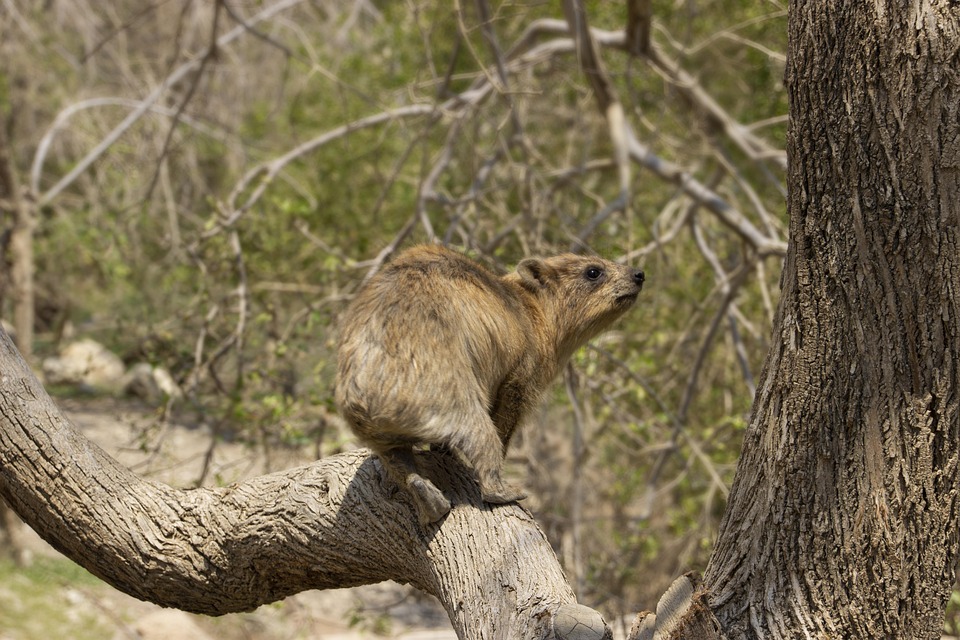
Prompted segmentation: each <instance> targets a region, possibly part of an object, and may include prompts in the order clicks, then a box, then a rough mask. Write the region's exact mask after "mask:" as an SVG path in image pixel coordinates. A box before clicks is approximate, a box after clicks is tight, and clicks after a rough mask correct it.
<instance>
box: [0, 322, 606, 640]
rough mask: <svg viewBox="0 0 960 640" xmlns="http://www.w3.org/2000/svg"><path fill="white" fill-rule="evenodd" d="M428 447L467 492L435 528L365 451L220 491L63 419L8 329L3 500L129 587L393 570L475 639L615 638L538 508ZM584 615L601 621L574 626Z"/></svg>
mask: <svg viewBox="0 0 960 640" xmlns="http://www.w3.org/2000/svg"><path fill="white" fill-rule="evenodd" d="M423 458H424V460H423V462H424V465H425V467H424V468H425V472H426V473H428V475H430V476H431V477H433V478H434V479H435V480H436V481H437V482H438V485H439V486H443V487H444V488H445V490H446V491H447V495H448V496H449V497H451V498H452V501H453V502H454V508H453V510H452V511H451V512H450V514H449V515H448V516H447V517H446V518H445V519H444V520H443V521H442V522H441V523H439V525H433V526H431V527H429V528H428V529H426V530H424V529H422V528H421V527H420V526H419V525H418V524H417V518H416V516H415V514H414V512H413V511H412V508H411V505H410V504H408V503H407V502H405V501H404V500H405V498H404V496H405V494H403V493H402V492H401V493H398V494H396V495H395V494H394V492H395V489H396V488H395V487H394V486H392V485H391V484H390V483H389V481H388V480H386V476H385V474H384V473H383V471H382V469H381V467H380V464H379V462H378V461H377V460H376V458H372V457H370V456H369V455H368V453H367V452H365V451H362V450H361V451H358V452H353V453H349V454H343V455H339V456H333V457H330V458H325V459H324V460H322V461H320V462H317V463H315V464H312V465H309V466H305V467H300V468H297V469H291V470H288V471H284V472H281V473H274V474H270V475H265V476H260V477H256V478H253V479H251V480H249V481H246V482H242V483H238V484H235V485H231V486H228V487H225V488H222V489H194V490H188V491H182V490H177V489H173V488H171V487H168V486H166V485H162V484H159V483H153V482H147V481H144V480H142V479H140V478H138V477H137V476H135V475H134V474H133V473H131V472H130V471H128V470H127V469H125V468H123V467H121V466H120V465H119V464H117V463H116V462H115V461H114V460H113V459H111V458H110V457H109V456H108V455H107V454H106V453H104V452H103V451H102V450H101V449H99V448H98V447H97V446H96V445H94V444H93V443H91V442H90V441H88V440H87V439H85V438H84V437H83V436H82V435H81V434H80V433H79V432H77V431H76V429H74V428H73V427H72V426H71V425H69V423H67V422H66V421H65V419H64V418H63V417H62V416H61V414H60V412H59V411H58V410H57V408H56V407H55V406H54V405H53V403H52V401H51V400H50V398H49V397H48V396H47V395H46V393H45V392H44V391H43V388H42V387H41V386H40V383H39V382H38V381H37V380H36V378H35V377H34V376H33V374H32V373H31V372H30V370H29V368H28V367H27V366H26V364H25V363H24V361H23V359H22V358H20V357H19V355H18V354H17V352H16V351H15V349H14V348H13V345H12V344H11V343H10V340H9V338H8V337H7V336H6V334H3V332H2V330H0V497H3V498H4V499H6V500H7V501H8V503H9V504H10V505H11V506H12V507H13V508H14V509H15V510H16V511H17V512H18V513H19V514H20V515H21V517H23V518H24V520H25V521H26V522H27V523H28V524H30V525H31V526H32V527H33V528H34V529H35V530H36V531H37V532H38V533H39V534H40V535H41V536H42V537H43V538H44V539H46V540H47V541H48V542H50V543H51V544H52V545H53V546H54V547H56V548H57V549H58V550H60V551H61V552H63V553H64V554H66V555H67V556H68V557H70V558H72V559H73V560H75V561H76V562H78V563H79V564H81V565H83V566H84V567H86V568H87V569H89V570H90V571H91V572H92V573H94V574H95V575H97V576H99V577H100V578H102V579H103V580H105V581H107V582H109V583H110V584H112V585H114V586H115V587H117V588H118V589H120V590H121V591H124V592H126V593H129V594H131V595H133V596H136V597H138V598H142V599H144V600H149V601H151V602H155V603H158V604H161V605H164V606H169V607H177V608H179V609H184V610H186V611H194V612H198V613H205V614H209V615H219V614H224V613H229V612H235V611H246V610H249V609H253V608H255V607H257V606H259V605H261V604H264V603H267V602H272V601H275V600H278V599H280V598H283V597H285V596H288V595H291V594H293V593H297V592H299V591H303V590H306V589H326V588H335V587H346V586H353V585H360V584H369V583H374V582H380V581H383V580H387V579H393V580H397V581H399V582H404V583H409V584H412V585H414V586H416V587H418V588H420V589H422V590H424V591H426V592H428V593H431V594H434V595H435V596H437V597H438V598H439V599H440V601H441V602H442V603H443V605H444V607H445V608H446V609H447V612H448V613H449V615H450V619H451V621H452V623H453V626H454V629H455V630H456V631H457V633H458V635H459V637H461V638H552V637H577V638H582V639H584V640H587V639H589V638H595V639H597V640H599V639H600V638H601V637H603V636H604V633H606V632H607V630H606V628H605V626H604V625H603V623H602V620H601V619H600V617H599V615H598V614H596V612H594V611H592V610H589V609H586V608H585V607H579V606H578V605H576V604H575V600H574V596H573V593H572V591H571V590H570V587H569V586H568V585H567V583H566V581H565V580H564V577H563V573H562V571H561V570H560V566H559V564H558V563H557V560H556V556H555V555H554V554H553V551H552V550H551V548H550V545H549V544H548V543H547V541H546V539H545V537H544V536H543V534H542V532H541V531H540V529H539V528H538V527H537V525H536V523H535V522H534V520H533V518H532V517H531V516H530V514H529V513H528V512H527V511H526V510H524V509H523V508H521V507H519V506H517V505H505V506H501V507H497V508H490V507H489V506H487V505H484V504H483V503H482V502H481V501H480V498H479V490H478V488H477V485H476V482H475V481H473V480H472V479H471V478H470V475H469V473H468V472H467V470H466V469H465V468H463V467H462V466H461V465H459V463H457V462H455V461H454V460H453V457H452V456H448V455H443V454H436V453H434V454H425V455H424V456H423ZM578 623H579V627H578V628H579V629H580V630H581V632H584V633H586V632H589V633H586V635H580V636H571V635H569V632H570V630H571V628H572V627H577V625H578ZM591 630H592V631H591Z"/></svg>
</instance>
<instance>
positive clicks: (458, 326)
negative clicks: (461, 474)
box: [336, 245, 643, 524]
mask: <svg viewBox="0 0 960 640" xmlns="http://www.w3.org/2000/svg"><path fill="white" fill-rule="evenodd" d="M642 286H643V272H642V271H639V270H636V269H631V268H629V267H626V266H623V265H619V264H616V263H613V262H610V261H608V260H602V259H600V258H595V257H590V256H578V255H572V254H565V255H560V256H556V257H552V258H546V259H538V258H528V259H526V260H523V261H522V262H521V263H520V264H519V265H517V269H516V271H515V272H513V273H510V274H508V275H504V276H498V275H496V274H494V273H493V272H491V271H490V270H488V269H486V268H484V267H483V266H481V265H479V264H477V263H476V262H474V261H473V260H470V259H469V258H467V257H466V256H464V255H461V254H460V253H457V252H456V251H452V250H450V249H446V248H444V247H440V246H435V245H423V246H418V247H413V248H412V249H409V250H407V251H405V252H403V253H402V254H400V255H399V256H397V257H396V258H395V259H394V260H393V261H392V262H390V263H389V264H388V265H386V266H385V267H384V268H383V269H382V270H381V271H380V272H379V273H378V274H377V275H375V276H374V277H373V278H372V279H371V280H370V281H369V282H368V283H367V284H366V285H365V286H364V287H363V288H362V289H361V291H360V293H359V294H358V296H357V298H356V299H355V300H354V301H353V303H352V305H351V306H350V307H349V309H348V310H347V312H346V314H345V316H344V317H343V319H342V322H341V327H342V329H341V336H340V346H339V353H338V366H337V385H336V401H337V405H338V406H339V408H340V411H341V413H342V414H343V416H344V418H345V419H346V420H347V422H348V423H349V424H350V426H351V428H352V429H353V431H354V433H355V434H356V435H357V437H358V438H359V439H360V441H361V442H363V443H364V444H365V445H367V446H369V447H370V448H371V449H373V451H374V452H375V453H376V454H377V455H378V456H379V457H380V460H381V462H382V463H383V466H384V468H385V469H386V470H387V472H388V473H389V475H390V476H391V478H392V479H393V480H394V481H395V482H396V483H397V484H399V485H400V486H401V487H403V488H406V489H407V490H408V491H409V492H410V494H411V496H412V497H413V499H414V502H415V503H416V507H417V510H418V515H419V519H420V522H421V523H423V524H428V523H431V522H435V521H437V520H439V519H440V518H442V517H443V516H444V515H445V514H446V513H447V512H448V511H449V510H450V502H449V501H448V500H447V498H446V497H445V496H444V495H443V493H442V492H441V491H440V490H439V489H437V488H436V487H435V486H434V485H433V483H432V482H430V480H428V479H426V478H424V477H422V476H421V475H420V474H419V473H418V472H417V469H416V466H415V464H414V456H413V450H412V447H413V446H414V445H421V444H430V445H440V446H444V447H448V448H451V449H455V450H457V451H459V452H460V454H462V457H463V458H464V459H465V461H466V462H467V463H468V464H470V465H471V466H472V467H473V469H474V471H475V472H476V474H477V477H478V479H479V482H480V490H481V493H482V495H483V499H484V500H485V501H486V502H490V503H506V502H511V501H513V500H518V499H521V498H523V497H525V496H524V494H523V493H522V492H521V491H519V490H518V489H515V488H513V487H511V486H509V485H507V484H505V483H504V482H503V480H502V479H501V477H500V470H501V466H502V464H503V456H504V453H505V452H506V450H507V446H508V445H509V444H510V438H511V437H512V436H513V434H514V431H516V429H517V426H518V425H519V424H520V423H521V421H522V420H523V418H524V416H526V415H527V414H528V413H529V412H530V410H531V409H532V408H534V407H535V406H536V405H537V403H538V401H539V399H540V396H541V395H542V393H543V391H544V390H545V389H546V387H547V385H548V384H549V383H550V382H551V381H552V380H553V378H554V377H556V375H557V373H558V372H559V371H560V369H561V368H562V367H563V365H564V364H565V363H566V361H567V360H568V359H569V358H570V356H571V355H572V354H573V352H574V351H575V350H576V349H577V348H578V347H580V346H582V345H583V344H584V343H586V342H587V340H589V339H590V338H592V337H593V336H595V335H596V334H598V333H599V332H600V331H602V330H603V329H605V328H606V327H607V326H609V325H610V324H611V323H612V322H613V321H614V320H616V319H617V318H618V317H620V316H621V315H622V314H623V313H624V312H625V311H626V310H627V309H629V308H630V307H631V306H632V305H633V303H634V302H635V301H636V299H637V295H638V294H639V293H640V289H641V287H642Z"/></svg>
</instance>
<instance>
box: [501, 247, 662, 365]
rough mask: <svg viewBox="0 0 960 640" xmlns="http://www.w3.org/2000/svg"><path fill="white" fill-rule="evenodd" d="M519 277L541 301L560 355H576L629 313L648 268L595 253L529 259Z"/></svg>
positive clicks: (521, 263) (519, 270) (517, 272)
mask: <svg viewBox="0 0 960 640" xmlns="http://www.w3.org/2000/svg"><path fill="white" fill-rule="evenodd" d="M512 275H513V277H514V278H516V279H517V280H519V282H520V284H521V285H522V286H523V287H524V289H526V290H527V291H529V292H530V293H531V294H533V296H534V297H535V298H536V299H537V300H538V301H539V303H540V307H541V309H542V311H543V314H544V319H545V320H546V321H547V323H548V324H550V325H552V328H553V330H554V331H555V335H554V339H555V340H556V345H557V347H558V351H559V352H560V353H559V354H558V355H561V357H562V356H564V355H567V356H569V354H571V353H572V352H573V351H575V350H576V349H577V348H578V347H580V346H582V345H583V344H584V343H585V342H587V341H588V340H589V339H590V338H592V337H594V336H595V335H597V334H598V333H600V332H601V331H603V330H604V329H606V328H607V327H609V326H610V324H611V323H613V321H614V320H616V319H617V318H619V317H620V316H621V315H623V314H624V312H626V311H627V310H628V309H629V308H630V307H632V306H633V303H634V302H636V301H637V296H638V295H639V294H640V290H641V289H642V288H643V281H644V275H643V271H641V270H639V269H634V268H632V267H628V266H626V265H622V264H617V263H616V262H611V261H610V260H604V259H603V258H598V257H595V256H580V255H574V254H569V253H567V254H562V255H559V256H554V257H552V258H527V259H525V260H523V261H521V262H520V264H518V265H517V270H516V273H515V274H512Z"/></svg>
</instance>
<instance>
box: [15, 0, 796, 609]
mask: <svg viewBox="0 0 960 640" xmlns="http://www.w3.org/2000/svg"><path fill="white" fill-rule="evenodd" d="M279 7H282V9H281V8H279ZM585 7H586V12H587V15H588V17H589V20H590V22H591V26H593V27H594V28H595V29H596V30H597V32H596V34H597V39H598V41H599V42H601V58H602V59H603V62H604V64H605V66H606V71H607V74H608V76H609V79H610V82H611V85H612V87H613V89H614V91H615V93H616V95H617V96H618V97H619V100H620V101H621V103H622V105H623V107H624V109H625V112H626V115H627V120H628V122H629V125H630V127H631V129H632V132H633V135H634V136H635V138H636V141H637V142H638V143H639V144H640V145H642V147H643V149H642V151H643V152H644V153H645V154H646V155H644V154H643V153H640V152H637V154H635V155H634V156H633V162H632V178H631V182H630V197H629V200H628V206H627V207H626V208H622V207H621V208H616V207H614V208H613V209H612V210H611V208H610V205H611V203H614V202H615V201H616V199H617V197H618V196H619V195H620V183H619V178H618V167H617V165H616V162H615V161H614V160H613V150H614V148H613V145H612V143H611V134H610V130H609V128H608V124H607V122H606V121H605V119H604V114H603V113H601V112H600V111H599V110H598V109H597V106H596V101H595V96H594V94H593V92H592V91H591V88H590V85H589V83H588V82H587V81H586V79H585V76H584V73H583V69H582V68H581V64H580V62H581V61H580V59H579V58H578V56H577V55H576V54H575V52H574V51H573V50H572V48H571V47H570V46H569V44H570V37H569V34H567V33H563V32H561V31H560V30H558V29H557V28H555V27H556V25H557V24H558V22H559V23H560V24H561V25H562V19H563V12H562V9H561V7H560V6H559V4H555V3H544V2H534V1H529V2H527V1H520V2H492V3H488V2H485V1H478V2H474V3H467V2H465V1H463V0H461V1H460V2H454V3H446V2H432V1H420V0H408V1H407V2H392V3H388V2H382V3H381V2H372V1H370V0H357V1H355V2H339V1H333V0H329V1H328V0H285V1H283V2H278V3H268V2H259V1H254V0H216V1H215V2H198V1H196V0H153V1H151V2H149V3H146V4H144V3H142V2H132V1H129V0H109V1H105V2H97V3H92V2H86V1H84V0H71V1H70V2H65V1H62V0H48V1H47V2H44V3H33V2H26V1H23V0H4V2H3V4H2V10H0V55H2V56H3V59H4V60H6V61H7V64H5V65H3V68H2V69H0V117H2V122H0V125H2V127H3V128H4V131H5V133H6V140H7V146H8V153H9V156H10V161H11V162H10V165H11V167H12V169H13V172H14V173H15V174H16V176H17V177H18V178H19V183H20V185H21V187H22V192H21V195H23V197H25V198H27V199H28V200H30V201H33V202H35V203H36V205H37V209H36V210H37V216H38V218H37V227H36V230H35V248H34V250H35V278H36V280H35V284H36V291H37V299H36V310H37V318H36V323H37V330H38V333H37V341H36V345H35V348H36V350H37V352H38V355H40V356H42V355H45V354H49V353H53V352H55V351H56V350H57V348H58V346H59V344H60V343H61V342H62V341H63V340H64V339H66V337H69V336H71V335H80V336H91V337H94V338H96V339H98V340H100V341H102V342H104V343H105V344H107V345H109V346H110V347H111V348H112V349H114V350H115V351H117V352H118V353H120V354H122V355H123V357H124V358H125V360H127V361H131V362H132V361H135V360H147V361H149V362H151V363H154V364H161V365H163V366H165V367H167V368H168V369H169V370H170V371H171V372H172V373H173V375H174V377H175V378H176V379H177V381H178V382H179V384H180V385H181V387H182V388H183V389H184V391H185V392H186V397H185V399H184V400H183V401H182V402H180V403H179V404H176V405H174V406H173V407H172V413H171V412H163V413H160V414H158V415H159V417H158V420H168V419H171V418H177V419H182V420H198V421H202V422H204V423H206V424H208V425H210V426H211V429H212V433H213V434H214V437H215V438H226V437H229V438H232V439H243V440H245V441H247V442H249V443H250V444H251V446H256V447H259V448H262V449H263V451H264V452H267V453H268V452H269V451H270V450H272V449H276V448H283V447H294V446H307V447H311V448H313V449H314V450H315V451H316V452H317V455H329V454H330V453H333V452H335V451H336V450H338V449H339V448H341V447H343V446H348V444H349V442H350V436H349V433H348V432H346V431H344V430H343V429H342V428H341V426H340V423H339V420H338V419H337V417H336V415H335V411H334V408H333V405H332V402H331V397H332V386H333V375H334V369H335V361H334V356H335V344H336V337H337V318H338V314H339V313H340V312H341V311H342V310H343V308H344V305H345V304H346V303H348V302H349V300H350V298H351V296H352V295H353V293H354V292H355V291H356V290H357V287H358V286H359V285H360V283H361V281H362V280H363V278H364V276H366V275H367V274H368V273H369V272H370V271H371V269H374V268H376V267H377V266H379V264H380V263H381V262H382V260H383V259H384V258H386V257H387V256H388V254H389V250H390V249H392V248H395V247H397V246H406V245H410V244H412V243H415V242H428V241H442V242H447V243H450V244H452V245H454V246H457V247H460V248H463V249H464V250H466V251H468V252H469V253H470V254H471V255H473V256H474V257H476V258H477V259H478V260H480V261H482V262H484V263H486V264H488V265H489V266H491V267H493V268H501V269H506V268H510V266H511V265H513V264H515V263H516V262H517V261H519V260H520V259H521V258H523V257H524V256H527V255H531V254H549V253H554V252H558V251H564V250H568V249H570V248H575V249H577V250H585V251H592V252H596V253H599V254H601V255H604V256H607V257H611V258H616V259H623V260H626V261H628V262H630V263H631V264H637V265H639V266H642V267H643V268H644V270H645V271H646V273H647V285H646V288H645V290H644V293H643V294H642V296H641V298H640V302H639V304H638V307H637V309H636V310H634V311H633V312H631V314H629V315H628V316H627V317H626V318H625V319H624V320H623V321H622V322H621V323H620V324H619V325H618V326H617V328H616V329H615V330H614V331H612V332H610V333H609V334H607V335H605V336H603V337H601V338H600V339H598V340H596V341H595V342H594V344H593V345H592V346H590V347H588V348H587V349H584V350H583V351H581V352H580V353H578V354H577V355H576V357H575V359H574V363H573V366H572V367H571V369H570V370H569V371H568V373H567V375H566V377H565V379H564V380H563V381H561V382H559V383H558V384H557V385H556V387H555V389H554V392H553V394H552V396H551V397H550V399H549V402H548V404H547V406H545V407H544V410H543V412H542V414H541V415H540V416H539V418H538V419H537V420H536V421H535V422H534V423H533V424H530V425H528V426H527V428H526V430H525V431H524V432H523V433H522V435H521V437H520V438H519V441H518V442H517V443H516V444H515V445H514V447H513V449H512V451H511V454H510V472H511V474H512V475H514V476H515V478H516V479H517V480H518V481H519V482H521V483H523V484H525V485H526V486H527V487H528V488H529V489H530V494H531V498H530V499H529V500H528V502H527V504H528V506H529V507H530V508H531V509H533V510H534V511H535V512H536V513H537V517H538V520H539V521H540V522H541V523H542V524H543V526H544V528H545V529H546V530H547V532H548V535H549V536H550V539H551V540H552V542H553V544H554V548H555V549H556V550H557V552H558V555H559V556H560V557H561V558H562V560H563V562H564V563H565V567H566V569H567V571H568V575H569V576H570V578H571V580H572V582H573V584H574V586H575V588H576V589H577V592H578V595H579V597H580V599H581V601H582V602H584V603H585V604H588V605H590V606H594V607H597V608H599V609H601V610H602V611H605V612H606V613H608V614H613V615H620V614H627V613H631V612H635V611H637V610H639V609H643V608H647V609H652V608H653V606H654V605H655V603H656V598H657V597H658V596H659V594H660V593H662V592H663V590H664V589H665V587H666V586H667V585H668V584H669V582H670V581H671V580H672V579H673V578H674V577H675V576H676V575H678V574H680V573H682V572H684V571H687V570H690V569H694V568H702V567H703V566H704V564H705V560H706V558H707V553H708V551H709V548H710V543H711V540H712V536H713V535H714V532H715V529H716V525H717V522H718V519H719V517H720V515H721V514H722V512H723V507H724V499H725V496H726V494H727V488H728V485H729V481H730V479H731V478H732V473H733V467H734V464H735V461H736V456H737V452H738V451H739V445H740V437H741V433H742V429H743V428H744V426H745V424H746V418H747V416H748V414H749V411H750V402H751V399H752V397H753V391H754V387H755V385H756V380H755V379H754V374H755V372H757V371H759V367H760V363H761V359H762V357H763V354H764V353H765V351H766V347H767V337H768V331H769V327H770V324H771V322H772V314H773V309H774V307H775V305H776V296H777V278H778V276H779V270H780V256H781V254H782V247H783V240H784V237H785V228H786V227H785V209H784V191H783V189H784V188H783V182H784V167H785V159H784V157H783V153H782V151H781V150H782V147H783V141H784V138H785V135H786V121H785V114H786V97H785V93H784V90H783V86H782V83H781V80H782V74H783V63H784V54H783V52H784V50H785V42H784V38H785V33H786V28H785V22H786V11H785V3H779V2H745V1H743V0H718V1H711V0H684V1H679V2H673V3H656V4H655V5H654V7H653V9H654V23H653V28H652V31H651V34H652V42H653V45H654V49H653V50H652V52H651V53H650V54H649V55H630V54H628V53H627V52H626V51H625V50H624V47H623V45H622V38H621V43H620V44H617V42H616V36H617V34H618V33H619V32H622V30H623V28H624V24H625V20H626V15H627V9H626V7H625V6H624V4H623V3H619V2H618V3H612V2H587V3H586V4H585ZM485 14H488V15H489V20H486V21H485V20H484V19H483V16H484V15H485ZM548 27H549V28H548ZM231 34H232V35H231ZM218 38H219V39H220V42H219V43H217V42H216V41H217V39H218ZM564 43H566V45H564ZM183 69H186V71H183V72H182V70H183ZM151 95H156V96H157V97H156V100H155V101H153V102H150V96H151ZM144 106H148V107H149V108H148V109H147V110H146V111H145V113H144V114H143V116H142V117H140V118H138V119H136V120H135V121H134V122H133V123H132V124H131V125H130V126H129V127H128V128H126V129H124V130H123V131H122V134H121V135H119V136H118V137H117V138H116V140H115V141H113V142H112V144H109V145H108V146H107V147H105V150H104V151H103V153H100V154H97V155H96V156H95V157H94V158H93V162H91V163H90V164H89V165H88V166H84V159H85V157H87V156H88V154H91V153H92V152H94V151H95V150H96V149H97V145H99V144H101V142H103V141H104V140H107V139H108V136H110V133H111V131H113V130H114V129H115V128H116V127H118V125H120V124H121V123H122V122H123V121H124V119H125V118H128V117H130V116H131V114H133V113H135V112H136V110H137V109H138V108H140V107H144ZM325 134H326V138H324V137H323V136H325ZM303 145H308V146H307V147H304V146H303ZM298 149H299V152H298V151H297V150H298ZM287 154H290V155H289V158H287ZM287 159H288V160H289V161H286V160H287ZM269 163H273V164H272V165H271V164H269ZM658 163H659V164H658ZM651 167H654V168H651ZM655 167H660V169H656V168H655ZM77 168H80V169H82V170H80V171H79V172H78V173H77V174H76V177H75V178H69V182H65V181H64V179H65V177H69V176H70V175H71V173H70V172H71V171H72V170H74V169H77ZM6 198H7V199H8V201H9V200H10V194H7V195H6ZM730 212H733V214H735V215H732V214H731V213H730ZM0 213H2V215H3V216H4V217H3V218H0V223H2V225H3V226H4V227H5V228H6V229H8V230H9V229H10V228H11V227H12V225H13V220H14V217H13V213H12V209H11V208H10V207H9V206H6V205H5V206H4V209H3V211H2V212H0ZM750 229H753V230H755V231H757V233H758V234H759V236H758V235H756V234H755V235H751V233H750ZM757 237H760V238H761V239H763V243H761V242H758V241H757ZM764 243H765V244H764ZM4 259H5V260H7V261H9V260H10V256H9V254H8V253H6V252H5V253H4ZM0 296H3V307H2V309H3V310H4V316H5V317H6V316H7V315H8V314H9V313H10V307H11V304H12V302H11V295H10V290H9V286H8V282H7V281H6V280H4V281H3V282H2V283H0ZM199 480H201V481H205V482H213V481H215V478H201V479H199Z"/></svg>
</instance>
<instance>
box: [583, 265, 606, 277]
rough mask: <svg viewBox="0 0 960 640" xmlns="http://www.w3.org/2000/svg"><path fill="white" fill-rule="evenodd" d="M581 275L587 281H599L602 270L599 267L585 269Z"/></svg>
mask: <svg viewBox="0 0 960 640" xmlns="http://www.w3.org/2000/svg"><path fill="white" fill-rule="evenodd" d="M583 275H584V276H586V278H587V280H599V279H600V278H602V277H603V269H601V268H600V267H587V268H586V270H585V271H584V272H583Z"/></svg>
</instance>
